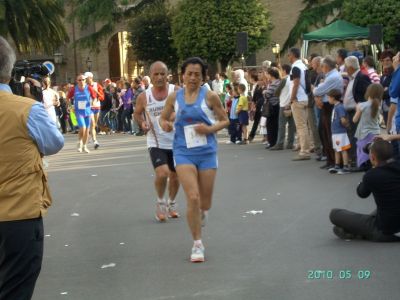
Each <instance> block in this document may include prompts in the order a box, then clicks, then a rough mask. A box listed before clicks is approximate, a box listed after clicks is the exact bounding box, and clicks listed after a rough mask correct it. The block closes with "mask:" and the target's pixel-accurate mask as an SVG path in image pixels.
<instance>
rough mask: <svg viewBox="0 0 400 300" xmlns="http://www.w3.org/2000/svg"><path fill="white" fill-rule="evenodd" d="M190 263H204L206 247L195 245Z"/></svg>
mask: <svg viewBox="0 0 400 300" xmlns="http://www.w3.org/2000/svg"><path fill="white" fill-rule="evenodd" d="M190 261H191V262H194V263H198V262H204V246H203V245H193V248H192V255H190Z"/></svg>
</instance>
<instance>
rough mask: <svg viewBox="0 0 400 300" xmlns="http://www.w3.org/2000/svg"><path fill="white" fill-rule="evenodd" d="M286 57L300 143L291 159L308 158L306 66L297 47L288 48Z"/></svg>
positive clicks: (293, 110)
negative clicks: (297, 151) (289, 68)
mask: <svg viewBox="0 0 400 300" xmlns="http://www.w3.org/2000/svg"><path fill="white" fill-rule="evenodd" d="M288 58H289V61H290V63H291V64H292V69H291V71H290V95H291V96H290V102H291V108H292V114H293V118H294V122H295V124H296V130H297V136H298V139H299V144H300V152H299V154H298V155H297V156H296V157H294V158H293V160H295V161H298V160H309V159H310V136H309V133H308V126H307V105H308V95H307V91H306V89H307V88H306V70H307V67H306V65H305V64H304V63H303V62H302V61H301V59H300V49H298V48H290V49H289V53H288Z"/></svg>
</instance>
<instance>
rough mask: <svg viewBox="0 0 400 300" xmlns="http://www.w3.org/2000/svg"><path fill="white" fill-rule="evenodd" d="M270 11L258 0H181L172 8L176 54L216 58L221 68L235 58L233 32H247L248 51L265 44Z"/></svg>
mask: <svg viewBox="0 0 400 300" xmlns="http://www.w3.org/2000/svg"><path fill="white" fill-rule="evenodd" d="M271 29H272V26H271V23H270V18H269V12H268V11H267V9H266V8H265V7H264V6H263V4H262V3H261V2H260V1H259V0H248V1H242V0H204V1H201V2H199V1H196V0H183V1H181V2H180V3H179V4H178V5H177V7H176V8H175V11H174V17H173V21H172V36H173V39H174V43H175V46H176V48H177V51H178V56H179V58H181V59H185V58H187V57H190V56H200V57H202V58H204V59H206V60H207V61H208V62H217V61H219V62H220V63H221V65H222V69H225V68H226V66H227V65H228V64H229V63H230V62H231V61H232V60H233V59H235V58H237V53H236V33H237V32H242V31H245V32H247V33H248V45H249V51H248V53H246V54H252V53H255V52H256V51H257V50H259V49H261V48H263V47H265V46H266V45H268V43H269V40H270V31H271Z"/></svg>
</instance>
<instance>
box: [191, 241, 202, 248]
mask: <svg viewBox="0 0 400 300" xmlns="http://www.w3.org/2000/svg"><path fill="white" fill-rule="evenodd" d="M193 245H194V246H195V247H201V246H203V242H202V241H201V240H195V241H194V243H193Z"/></svg>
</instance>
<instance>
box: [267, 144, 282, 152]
mask: <svg viewBox="0 0 400 300" xmlns="http://www.w3.org/2000/svg"><path fill="white" fill-rule="evenodd" d="M269 150H272V151H275V150H283V145H275V146H273V147H271V148H269Z"/></svg>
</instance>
